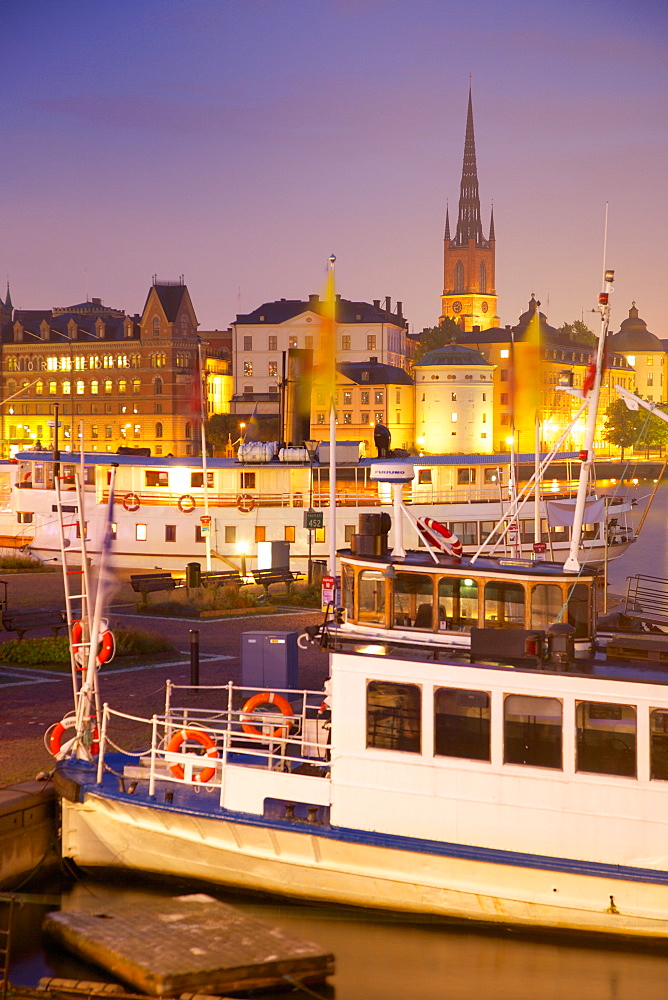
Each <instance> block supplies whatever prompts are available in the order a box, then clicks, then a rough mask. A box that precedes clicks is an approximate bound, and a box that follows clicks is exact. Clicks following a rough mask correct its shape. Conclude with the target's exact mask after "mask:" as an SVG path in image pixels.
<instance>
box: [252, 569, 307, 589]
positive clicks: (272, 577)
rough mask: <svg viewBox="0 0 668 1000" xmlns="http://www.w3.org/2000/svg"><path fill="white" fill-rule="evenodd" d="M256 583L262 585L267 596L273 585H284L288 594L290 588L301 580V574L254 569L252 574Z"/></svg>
mask: <svg viewBox="0 0 668 1000" xmlns="http://www.w3.org/2000/svg"><path fill="white" fill-rule="evenodd" d="M250 575H251V576H252V577H253V581H254V582H255V583H261V584H262V586H263V587H264V591H265V594H268V593H269V588H270V586H271V585H272V583H284V584H285V586H286V588H287V591H288V593H290V586H291V585H292V584H293V583H294V582H295V580H298V579H299V573H293V572H292V571H291V570H289V569H280V568H279V569H254V570H252V571H251V574H250Z"/></svg>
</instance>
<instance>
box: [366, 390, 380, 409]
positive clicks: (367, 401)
mask: <svg viewBox="0 0 668 1000" xmlns="http://www.w3.org/2000/svg"><path fill="white" fill-rule="evenodd" d="M381 402H382V400H381ZM368 405H369V393H368V392H363V393H362V406H368Z"/></svg>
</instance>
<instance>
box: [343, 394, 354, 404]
mask: <svg viewBox="0 0 668 1000" xmlns="http://www.w3.org/2000/svg"><path fill="white" fill-rule="evenodd" d="M343 405H344V406H352V405H353V394H352V392H344V393H343Z"/></svg>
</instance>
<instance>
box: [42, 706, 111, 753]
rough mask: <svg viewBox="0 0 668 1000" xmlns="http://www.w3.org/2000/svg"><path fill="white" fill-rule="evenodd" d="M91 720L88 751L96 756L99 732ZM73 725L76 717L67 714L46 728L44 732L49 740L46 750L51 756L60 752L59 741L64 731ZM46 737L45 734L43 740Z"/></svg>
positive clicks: (98, 750) (98, 746)
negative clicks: (91, 736) (90, 738)
mask: <svg viewBox="0 0 668 1000" xmlns="http://www.w3.org/2000/svg"><path fill="white" fill-rule="evenodd" d="M91 721H92V722H94V723H95V724H94V726H93V740H92V742H91V745H90V752H91V753H92V754H93V756H95V757H96V756H97V755H98V754H99V752H100V733H99V731H98V728H97V723H96V722H95V720H94V719H92V720H91ZM75 726H76V717H75V716H74V715H67V716H65V718H64V719H61V720H60V722H56V723H55V724H54V725H53V726H51V728H50V729H47V731H46V732H47V736H48V740H49V745H48V750H49V753H50V754H51V755H52V756H53V757H57V756H58V754H59V753H60V746H61V741H62V738H63V734H64V733H65V731H66V730H68V729H73V728H74V727H75ZM46 738H47V737H46V736H45V737H44V739H45V742H46Z"/></svg>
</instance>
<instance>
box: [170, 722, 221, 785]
mask: <svg viewBox="0 0 668 1000" xmlns="http://www.w3.org/2000/svg"><path fill="white" fill-rule="evenodd" d="M186 740H196V741H197V743H200V744H201V745H202V746H203V747H204V749H205V751H206V753H205V754H204V756H205V757H211V758H212V759H215V760H217V759H218V750H217V749H216V744H215V743H214V742H213V740H212V739H211V737H210V736H209V734H208V733H207V732H205V731H204V730H203V729H179V731H178V732H177V733H174V735H173V736H172V738H171V740H170V741H169V744H168V745H167V752H168V753H178V752H179V750H180V749H181V747H182V746H183V744H184V743H185V742H186ZM169 770H170V771H171V772H172V774H173V775H174V777H175V778H178V779H179V780H180V781H183V776H184V774H185V771H184V769H183V765H182V764H171V765H170V768H169ZM215 773H216V769H215V767H205V768H204V770H203V771H200V773H199V774H194V775H193V781H198V782H200V784H203V783H204V782H205V781H209V780H210V779H211V778H213V776H214V774H215Z"/></svg>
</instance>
